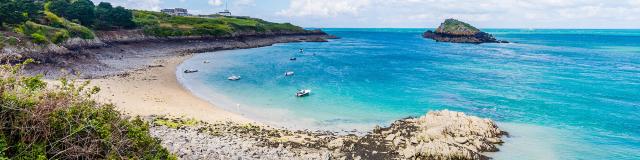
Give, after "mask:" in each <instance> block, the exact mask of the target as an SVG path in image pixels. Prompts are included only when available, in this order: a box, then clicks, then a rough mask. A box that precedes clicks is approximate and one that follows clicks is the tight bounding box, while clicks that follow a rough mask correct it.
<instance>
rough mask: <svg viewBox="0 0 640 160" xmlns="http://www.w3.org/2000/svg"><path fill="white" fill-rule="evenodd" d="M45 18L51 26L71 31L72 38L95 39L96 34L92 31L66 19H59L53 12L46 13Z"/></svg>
mask: <svg viewBox="0 0 640 160" xmlns="http://www.w3.org/2000/svg"><path fill="white" fill-rule="evenodd" d="M44 14H45V18H46V19H47V20H48V21H49V23H51V26H54V27H58V28H65V29H67V30H69V33H70V36H71V37H80V38H82V39H94V38H95V34H94V33H93V31H91V29H89V28H87V27H84V26H82V25H80V24H77V23H73V22H71V21H68V20H66V19H64V18H61V17H58V16H57V15H56V14H54V13H52V12H48V11H45V12H44Z"/></svg>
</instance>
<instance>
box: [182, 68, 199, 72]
mask: <svg viewBox="0 0 640 160" xmlns="http://www.w3.org/2000/svg"><path fill="white" fill-rule="evenodd" d="M196 72H198V70H197V69H186V70H184V73H196Z"/></svg>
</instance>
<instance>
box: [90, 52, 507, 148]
mask: <svg viewBox="0 0 640 160" xmlns="http://www.w3.org/2000/svg"><path fill="white" fill-rule="evenodd" d="M190 57H191V56H190V55H186V56H171V57H160V58H156V59H155V60H153V62H154V63H153V64H152V65H150V67H148V68H145V69H139V70H135V71H131V72H129V73H128V74H122V75H118V76H109V77H104V78H98V79H93V80H91V81H92V83H91V84H92V85H95V86H99V87H101V89H102V90H101V92H100V93H99V94H98V95H97V96H96V98H97V99H98V100H99V101H101V102H104V103H113V104H115V105H116V106H117V107H118V109H119V110H121V111H123V112H126V113H129V114H131V115H139V116H143V117H147V119H148V120H149V121H150V122H151V123H152V124H153V125H152V127H151V134H152V135H153V136H154V137H157V138H159V139H160V140H162V144H163V145H164V146H165V147H167V148H168V149H169V150H170V151H171V152H173V153H174V154H176V155H177V156H178V157H180V158H181V159H489V157H487V156H485V155H484V154H483V152H495V151H498V148H497V146H499V144H501V143H503V142H502V140H501V137H502V136H503V135H506V134H507V133H506V132H503V131H501V130H500V129H498V127H497V125H496V124H495V123H494V122H493V121H491V120H488V119H481V118H478V117H473V116H467V115H465V114H464V113H460V112H451V111H437V112H430V113H428V114H427V115H425V116H423V117H420V118H412V119H403V120H398V121H396V122H394V123H393V124H391V125H390V126H389V127H386V128H381V127H376V128H375V129H374V130H373V131H371V132H370V133H368V134H366V135H364V136H357V135H336V134H334V133H332V132H321V131H316V132H310V131H291V130H286V129H279V128H273V127H269V126H266V125H263V124H261V123H259V122H254V121H252V120H250V119H247V118H245V117H242V116H241V115H238V114H235V113H231V112H228V111H225V110H223V109H220V108H219V107H216V106H214V105H212V104H210V103H208V102H206V101H204V100H201V99H199V98H198V97H196V96H195V95H193V94H191V93H190V92H189V91H187V90H186V89H185V88H183V87H182V85H181V84H180V83H179V82H178V80H177V77H176V69H177V66H178V65H179V64H180V63H181V62H182V61H184V60H185V59H188V58H190ZM176 117H178V118H176Z"/></svg>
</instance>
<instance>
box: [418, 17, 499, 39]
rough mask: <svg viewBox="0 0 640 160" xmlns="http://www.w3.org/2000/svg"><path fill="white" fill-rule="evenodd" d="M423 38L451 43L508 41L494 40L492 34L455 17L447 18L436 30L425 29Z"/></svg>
mask: <svg viewBox="0 0 640 160" xmlns="http://www.w3.org/2000/svg"><path fill="white" fill-rule="evenodd" d="M422 36H423V37H424V38H429V39H433V40H436V41H437V42H452V43H475V44H479V43H509V42H507V41H502V40H496V38H495V37H493V35H491V34H489V33H486V32H482V31H480V30H479V29H478V28H476V27H473V26H471V25H469V24H467V23H465V22H462V21H459V20H456V19H447V20H445V21H444V22H443V23H442V24H440V26H439V27H438V28H437V29H436V31H431V30H429V31H426V32H424V34H423V35H422Z"/></svg>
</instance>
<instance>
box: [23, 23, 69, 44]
mask: <svg viewBox="0 0 640 160" xmlns="http://www.w3.org/2000/svg"><path fill="white" fill-rule="evenodd" d="M16 31H17V32H19V33H22V34H24V35H29V36H30V38H31V40H32V41H33V42H36V43H41V44H42V43H48V42H54V43H60V42H63V41H65V40H67V39H68V38H69V36H68V31H67V30H65V29H60V28H54V27H50V26H45V25H41V24H37V23H34V22H31V21H27V22H26V23H25V24H23V25H20V26H19V27H17V28H16ZM65 33H66V36H65ZM42 38H44V41H43V39H42Z"/></svg>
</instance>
